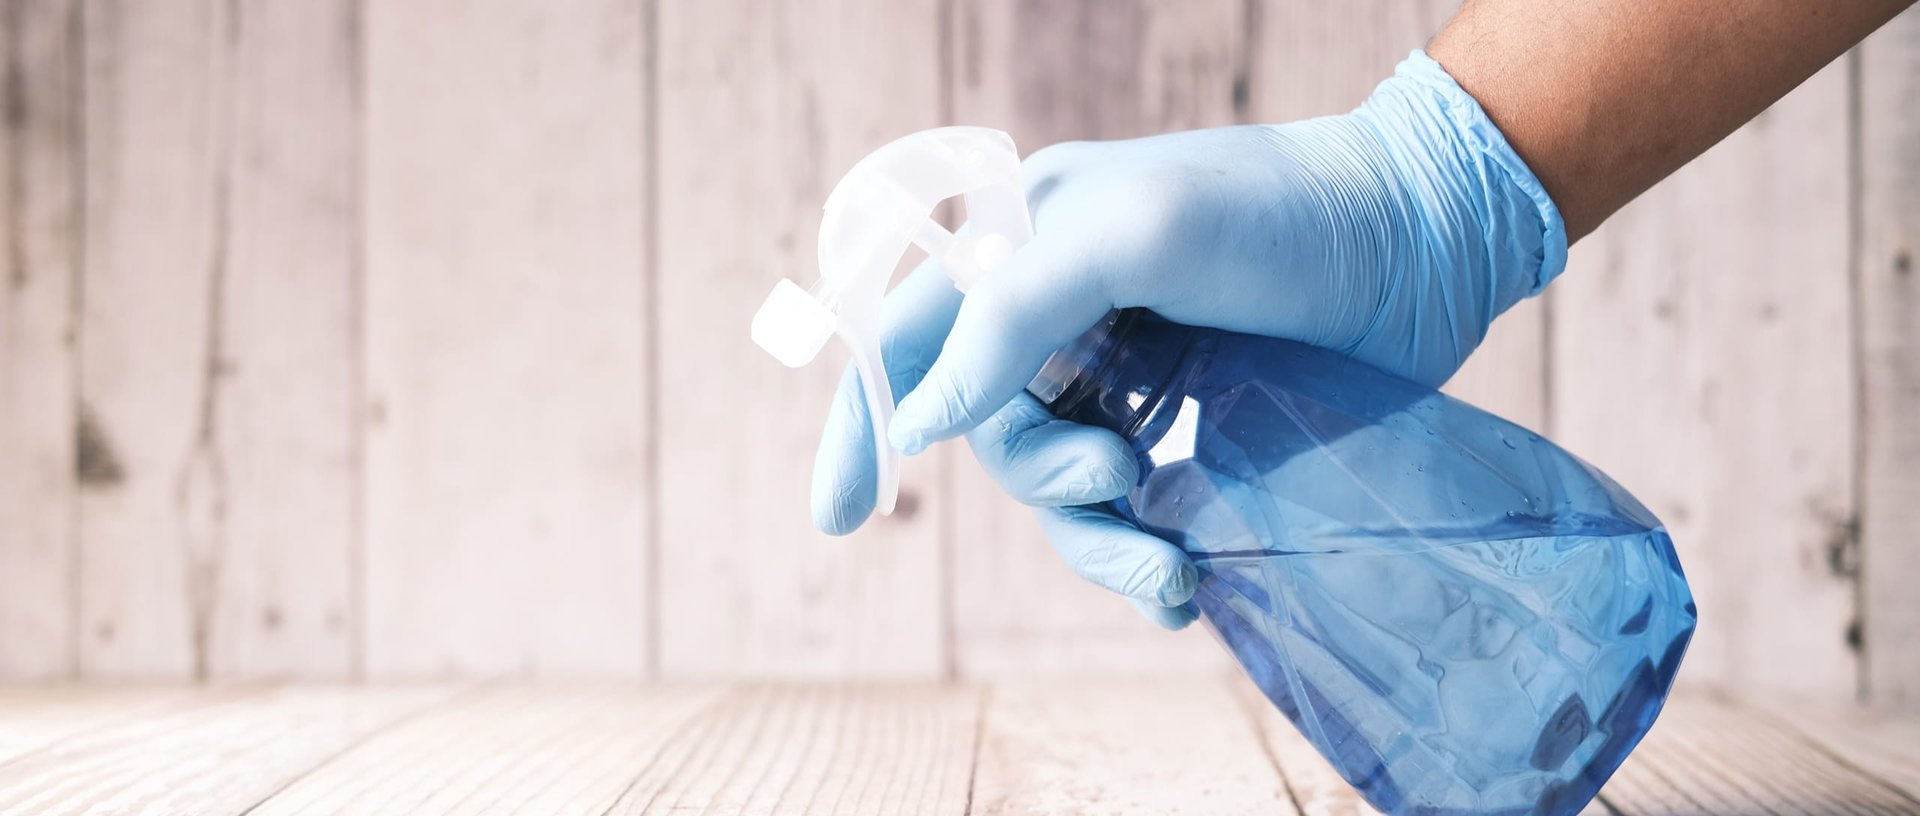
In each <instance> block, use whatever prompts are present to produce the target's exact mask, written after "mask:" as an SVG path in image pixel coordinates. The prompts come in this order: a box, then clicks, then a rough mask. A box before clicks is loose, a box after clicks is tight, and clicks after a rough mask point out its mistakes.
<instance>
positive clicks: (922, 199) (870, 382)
mask: <svg viewBox="0 0 1920 816" xmlns="http://www.w3.org/2000/svg"><path fill="white" fill-rule="evenodd" d="M954 196H961V197H962V198H963V200H964V201H965V204H966V216H967V220H966V224H965V225H964V226H962V227H961V228H960V230H959V231H957V232H948V231H947V229H946V228H945V227H942V226H941V225H940V223H939V222H937V221H935V220H933V209H934V207H936V206H938V205H939V203H940V202H942V201H945V200H947V199H949V198H953V197H954ZM1031 237H1033V226H1032V224H1031V222H1030V221H1029V220H1028V218H1027V199H1026V193H1025V191H1024V190H1023V189H1022V188H1021V184H1020V154H1019V153H1018V152H1016V151H1015V150H1014V147H1013V139H1012V137H1009V136H1008V135H1007V134H1005V133H1002V132H1000V131H997V130H992V129H990V128H980V127H945V128H935V129H933V130H923V131H921V132H919V133H915V134H912V135H909V136H905V137H902V138H900V139H897V140H895V141H893V142H891V143H889V144H887V145H886V146H885V147H882V148H880V149H879V150H876V151H874V152H873V153H872V154H870V155H868V156H867V157H866V158H864V159H861V160H860V163H859V164H856V165H854V166H853V169H852V170H849V171H847V175H846V177H845V178H842V179H841V180H840V183H839V184H838V185H836V186H835V187H834V188H833V193H832V194H830V195H828V196H827V205H826V214H825V216H824V217H823V218H822V220H821V222H820V250H819V252H820V281H819V282H818V283H816V284H814V286H813V288H812V289H803V288H801V287H800V285H799V284H796V283H794V282H793V281H791V280H782V281H780V282H779V283H778V284H776V285H775V286H774V288H773V292H772V293H771V294H769V295H768V296H767V300H766V302H765V303H763V304H761V306H760V311H759V312H757V313H756V314H754V316H753V342H754V343H755V344H757V345H759V346H760V347H761V348H763V349H766V351H767V353H769V354H772V355H773V356H774V358H775V359H777V360H779V361H780V362H781V363H783V364H785V365H787V366H789V367H795V368H797V367H799V366H803V365H806V364H807V363H808V362H811V361H812V360H813V358H814V357H815V356H817V355H818V354H819V353H820V349H821V348H823V347H824V346H825V345H826V343H827V338H829V337H831V336H834V335H839V337H840V339H841V340H842V341H844V342H845V343H846V345H847V348H848V350H849V351H851V352H852V354H853V365H854V368H855V369H856V370H857V371H858V372H859V374H860V383H861V386H862V387H863V388H864V390H865V391H866V403H867V414H868V416H869V417H870V418H871V420H872V426H873V439H874V451H875V455H876V458H877V461H876V462H875V464H876V466H877V468H878V474H879V483H878V484H877V485H876V486H875V496H874V498H875V509H877V510H879V511H880V512H881V513H882V514H887V513H891V512H893V502H894V498H895V496H896V495H897V494H898V493H899V489H900V469H899V464H900V453H899V451H896V450H894V449H893V446H891V445H889V444H887V423H888V422H889V421H891V420H892V418H893V391H892V386H891V385H890V384H889V383H888V382H887V370H886V366H885V364H884V361H882V360H881V359H880V299H881V297H882V296H883V295H885V294H886V290H887V283H888V281H889V280H891V279H892V277H893V270H894V267H895V266H897V265H899V263H900V257H901V256H902V255H904V254H905V253H906V251H907V247H909V246H918V247H920V248H921V249H923V250H925V251H926V253H927V254H928V255H929V256H932V257H934V258H938V259H939V260H940V263H941V268H942V269H944V270H945V271H946V273H947V276H948V277H950V278H952V279H953V281H954V285H955V286H957V287H958V288H959V289H960V290H961V291H966V289H967V287H968V286H969V285H971V284H972V283H973V281H974V280H975V279H977V278H979V277H980V276H981V275H983V274H986V273H987V272H989V271H991V270H993V269H994V268H996V267H998V266H999V265H1000V264H1001V262H1003V261H1005V260H1006V259H1007V257H1008V256H1009V255H1011V254H1013V252H1014V250H1016V249H1019V248H1020V247H1021V246H1022V245H1023V244H1025V243H1026V242H1027V239H1029V238H1031Z"/></svg>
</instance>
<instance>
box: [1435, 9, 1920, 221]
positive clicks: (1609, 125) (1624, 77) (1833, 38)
mask: <svg viewBox="0 0 1920 816" xmlns="http://www.w3.org/2000/svg"><path fill="white" fill-rule="evenodd" d="M1909 5H1912V3H1911V0H1820V1H1819V2H1780V0H1709V1H1707V2H1691V3H1681V2H1645V1H1644V0H1468V2H1467V3H1466V4H1465V5H1464V6H1463V7H1462V8H1461V9H1460V11H1459V13H1458V14H1456V15H1455V16H1454V18H1453V20H1452V21H1451V22H1449V23H1448V24H1447V26H1446V28H1444V29H1442V30H1441V31H1440V33H1439V35H1437V36H1435V37H1434V38H1433V41H1432V43H1430V44H1429V45H1428V46H1427V53H1428V54H1430V55H1431V56H1432V57H1433V58H1434V60H1436V61H1438V62H1439V63H1440V64H1441V65H1442V66H1445V67H1446V69H1447V73H1449V74H1451V75H1452V76H1453V78H1454V79H1455V80H1457V81H1458V82H1459V83H1460V86H1461V87H1462V88H1464V89H1465V90H1466V91H1467V93H1469V94H1472V95H1473V98H1474V99H1476V100H1478V101H1479V103H1480V106H1481V107H1482V108H1483V109H1485V110H1486V112H1487V115H1488V116H1489V117H1490V118H1492V120H1493V121H1494V123H1495V124H1497V125H1498V126H1499V127H1500V130H1501V132H1502V133H1504V134H1506V137H1507V141H1508V143H1509V144H1511V145H1512V146H1513V148H1514V150H1515V151H1516V152H1517V153H1519V155H1520V156H1521V158H1523V159H1525V160H1526V162H1527V166H1528V167H1530V168H1532V169H1533V172H1534V175H1536V176H1538V177H1539V179H1540V181H1541V183H1542V184H1544V185H1545V186H1546V189H1547V192H1548V193H1549V194H1551V195H1552V196H1553V200H1554V203H1555V204H1557V205H1559V207H1560V212H1561V215H1562V217H1564V218H1565V219H1566V224H1567V236H1568V238H1569V239H1570V240H1573V241H1577V240H1579V239H1580V238H1581V237H1582V236H1584V235H1586V234H1588V233H1590V232H1592V231H1593V230H1594V228H1596V227H1598V226H1599V225H1600V223H1601V222H1602V221H1605V220H1606V219H1607V217H1608V216H1610V215H1612V214H1613V213H1614V212H1615V211H1617V210H1619V209H1620V208H1621V207H1622V206H1624V205H1625V204H1626V203H1627V202H1628V201H1631V200H1633V198H1634V197H1635V196H1638V195H1639V194H1641V193H1643V192H1646V190H1647V188H1649V187H1652V186H1653V185H1654V184H1655V183H1656V182H1658V181H1660V180H1661V179H1663V178H1666V177H1667V175H1668V174H1670V173H1672V172H1673V171H1675V170H1677V169H1679V168H1680V167H1681V166H1682V165H1684V164H1686V163H1687V162H1689V161H1692V160H1693V158H1694V157H1696V156H1698V155H1700V154H1701V153H1703V152H1705V151H1706V149H1707V148H1709V147H1712V146H1713V145H1714V144H1715V143H1717V142H1719V141H1720V140H1721V139H1723V138H1726V136H1727V134H1729V133H1732V132H1733V131H1734V130H1735V129H1736V128H1739V127H1740V126H1741V125H1743V124H1746V123H1747V121H1748V120H1751V119H1752V118H1754V117H1755V116H1757V115H1759V114H1760V112H1761V111H1763V110H1765V109H1766V108H1767V106H1769V105H1772V104H1773V103H1774V102H1775V101H1777V100H1778V99H1780V97H1783V96H1785V95H1786V94H1787V92H1789V91H1791V90H1793V89H1794V88H1795V87H1797V86H1799V84H1800V83H1801V82H1804V81H1806V79H1807V78H1808V77H1810V76H1812V75H1813V74H1814V72H1816V71H1818V70H1820V69H1821V68H1822V67H1824V66H1825V65H1827V64H1828V63H1830V62H1832V61H1833V60H1834V59H1836V58H1838V57H1839V56H1840V55H1841V54H1843V53H1845V52H1846V50H1847V49H1849V48H1852V47H1853V46H1854V44H1855V43H1858V42H1860V41H1861V40H1862V39H1865V38H1866V36H1867V35H1868V34H1870V33H1872V32H1873V31H1874V29H1877V28H1879V27H1880V26H1881V25H1882V24H1884V23H1886V22H1887V21H1888V20H1891V19H1893V17H1894V15H1896V14H1899V13H1900V11H1901V10H1902V9H1904V8H1906V7H1907V6H1909Z"/></svg>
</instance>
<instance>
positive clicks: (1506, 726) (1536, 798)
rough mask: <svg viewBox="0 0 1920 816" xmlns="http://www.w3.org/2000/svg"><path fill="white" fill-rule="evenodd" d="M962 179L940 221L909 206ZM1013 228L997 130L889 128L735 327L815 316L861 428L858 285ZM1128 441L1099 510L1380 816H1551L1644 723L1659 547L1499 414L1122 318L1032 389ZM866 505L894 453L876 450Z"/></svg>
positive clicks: (974, 262)
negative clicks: (1164, 550) (749, 319)
mask: <svg viewBox="0 0 1920 816" xmlns="http://www.w3.org/2000/svg"><path fill="white" fill-rule="evenodd" d="M953 196H964V198H965V203H966V212H967V216H968V222H967V225H966V227H965V228H963V229H962V230H960V232H959V233H958V234H957V235H956V234H954V233H949V232H947V231H946V230H945V229H943V228H942V227H940V226H939V225H938V224H937V223H935V222H934V221H932V220H931V214H932V211H933V208H934V206H935V205H937V204H938V203H939V202H940V201H942V200H944V199H947V198H950V197H953ZM1030 237H1032V228H1031V226H1030V222H1029V220H1028V216H1027V210H1026V202H1025V198H1024V195H1023V194H1022V188H1021V185H1020V164H1019V157H1018V154H1017V153H1016V152H1015V150H1014V147H1013V142H1012V139H1010V138H1009V137H1008V136H1007V135H1006V134H1004V133H1001V132H998V131H994V130H988V129H984V128H940V129H936V130H931V131H925V132H922V133H918V134H914V135H911V136H908V137H905V138H903V139H900V140H898V141H895V142H893V143H891V144H889V145H887V146H885V147H883V148H881V149H880V150H879V151H877V152H875V153H874V154H873V155H871V156H869V157H868V158H866V159H865V160H863V161H861V162H860V163H859V164H858V165H856V166H855V167H854V169H853V170H852V171H851V172H849V173H848V175H847V177H846V178H845V179H844V180H843V181H841V183H840V185H839V186H838V187H836V188H835V190H834V192H833V194H832V195H831V196H830V197H829V198H828V201H827V207H826V214H825V218H824V220H823V222H822V226H821V236H820V267H821V280H820V282H819V283H818V284H816V285H815V286H814V287H813V289H812V290H811V291H809V290H806V289H802V288H800V287H799V286H798V285H796V284H794V283H792V282H791V281H782V282H781V283H780V284H779V286H778V287H777V288H776V289H775V291H774V293H773V294H772V295H771V296H769V297H768V299H767V302H766V304H765V305H763V306H762V308H761V310H760V312H759V314H757V315H756V316H755V318H754V324H753V336H754V340H755V342H757V343H759V344H760V345H761V346H762V347H763V348H765V349H767V350H768V351H769V352H771V353H773V354H774V356H775V357H777V358H779V359H780V360H781V361H782V362H783V363H786V364H787V365H790V366H798V365H803V364H805V363H806V362H808V361H809V360H811V359H812V358H813V357H814V356H815V355H816V354H817V353H818V352H819V350H820V349H821V348H822V347H823V346H824V345H825V344H826V342H827V340H828V338H830V337H832V336H834V335H836V334H837V335H839V336H840V337H841V338H842V339H843V340H844V341H845V342H846V344H847V345H848V346H849V347H850V348H851V349H852V351H853V357H854V363H855V367H856V368H857V369H858V370H859V373H860V376H861V377H862V378H863V380H864V384H865V391H866V394H867V400H868V403H869V405H868V407H869V414H870V416H871V417H872V418H873V422H874V429H873V430H874V434H875V438H876V439H877V440H885V438H886V430H885V429H886V425H887V422H888V421H889V420H890V418H891V416H892V408H893V406H892V405H891V404H890V402H889V401H887V400H884V399H878V398H877V397H876V395H880V394H890V393H892V392H891V390H890V389H889V387H888V385H887V382H886V374H885V368H884V367H883V366H882V365H880V352H879V348H880V346H879V341H880V337H879V332H878V326H879V304H880V298H881V296H882V294H883V293H884V291H885V288H886V284H887V280H888V278H889V277H890V276H891V274H892V271H893V269H894V267H895V266H896V265H897V263H898V261H899V258H900V256H901V255H902V254H903V253H904V252H905V251H906V249H907V247H908V246H909V245H917V246H919V247H921V248H922V249H924V250H926V251H927V252H928V253H929V254H931V255H933V256H934V257H938V258H940V259H942V262H943V265H944V267H945V269H946V270H947V272H948V274H949V275H950V276H952V277H953V278H954V281H955V283H956V285H958V286H960V287H961V288H962V290H963V291H964V289H965V288H966V285H967V284H968V283H969V282H971V281H972V280H973V279H974V278H975V277H977V276H978V275H981V274H985V273H987V272H990V271H991V270H992V269H994V268H996V267H997V266H998V265H999V263H1000V262H1001V261H1002V260H1004V259H1005V258H1006V257H1007V256H1008V255H1009V254H1011V253H1012V252H1013V251H1015V250H1017V249H1018V248H1019V247H1020V246H1021V245H1022V244H1024V243H1025V242H1026V240H1027V239H1029V238H1030ZM1029 390H1031V391H1032V392H1033V393H1034V395H1035V396H1037V397H1039V398H1040V400H1041V401H1042V402H1044V403H1045V404H1046V405H1047V408H1048V409H1049V410H1051V411H1052V412H1053V413H1054V414H1056V415H1058V416H1060V417H1063V418H1065V419H1070V420H1074V421H1077V422H1082V423H1087V424H1091V425H1098V426H1101V427H1104V428H1108V429H1111V430H1113V431H1115V432H1116V433H1119V434H1120V435H1121V436H1123V437H1124V438H1126V440H1127V441H1128V442H1129V443H1130V444H1131V446H1132V448H1133V451H1134V453H1135V455H1136V456H1137V457H1138V459H1139V464H1140V479H1139V481H1138V483H1136V484H1135V486H1134V487H1133V489H1132V490H1131V491H1130V492H1129V493H1128V494H1127V495H1126V496H1125V497H1124V498H1122V499H1120V500H1118V501H1116V502H1114V507H1113V509H1114V510H1115V511H1116V512H1118V513H1119V514H1120V515H1122V516H1123V517H1125V518H1127V519H1128V520H1130V521H1132V522H1134V523H1135V524H1137V525H1139V526H1140V528H1141V529H1143V530H1146V531H1148V532H1150V533H1153V534H1155V535H1158V536H1160V537H1162V538H1165V539H1166V540H1168V541H1171V542H1174V543H1175V544H1178V545H1179V546H1180V547H1181V548H1183V549H1184V550H1185V551H1186V552H1187V553H1188V555H1189V556H1190V557H1191V558H1192V559H1193V561H1194V563H1195V565H1196V566H1197V567H1198V569H1199V574H1200V576H1201V581H1200V585H1199V590H1198V593H1197V594H1196V595H1195V597H1194V600H1193V603H1194V604H1196V605H1197V606H1198V607H1199V611H1200V613H1201V618H1202V619H1203V620H1204V621H1206V623H1207V624H1208V626H1209V628H1211V629H1212V630H1213V631H1214V632H1215V633H1216V634H1217V635H1218V636H1219V638H1220V639H1221V640H1222V641H1223V642H1224V643H1225V644H1226V646H1227V648H1228V649H1230V650H1231V651H1232V652H1233V655H1234V657H1235V658H1236V659H1237V660H1238V661H1239V663H1240V665H1241V667H1243V668H1244V669H1245V670H1246V671H1247V673H1248V675H1249V676H1251V677H1252V679H1253V681H1254V683H1255V684H1256V685H1258V686H1259V688H1260V690H1261V691H1262V692H1263V693H1264V694H1265V695H1266V697H1267V699H1268V700H1269V701H1271V702H1272V703H1273V705H1275V706H1276V707H1278V708H1279V709H1280V710H1281V712H1283V713H1284V714H1286V716H1287V717H1288V719H1290V720H1291V721H1292V722H1293V724H1294V725H1295V726H1297V727H1298V728H1299V729H1300V731H1301V733H1302V734H1304V735H1305V736H1306V738H1307V739H1308V740H1309V741H1310V742H1312V744H1313V745H1314V747H1315V748H1317V749H1318V750H1319V752H1320V753H1321V755H1323V756H1325V757H1326V758H1327V760H1328V761H1330V762H1331V763H1332V764H1333V765H1334V767H1335V768H1336V769H1337V770H1338V771H1339V772H1340V774H1341V776H1342V777H1343V778H1345V779H1346V780H1347V781H1348V782H1349V783H1351V784H1352V785H1353V786H1354V787H1355V788H1357V789H1358V790H1359V791H1360V793H1361V794H1362V795H1363V796H1365V797H1366V799H1367V801H1368V802H1370V803H1372V804H1373V805H1374V806H1375V807H1377V808H1379V809H1380V810H1382V811H1384V812H1387V813H1394V814H1402V813H1405V814H1496V813H1497V814H1574V813H1578V812H1579V811H1580V810H1581V809H1582V807H1584V806H1585V805H1586V803H1587V802H1588V801H1589V800H1591V799H1592V798H1593V796H1594V795H1595V794H1596V793H1598V791H1599V789H1600V786H1601V784H1602V783H1604V782H1605V781H1606V779H1607V777H1608V776H1609V775H1611V774H1612V773H1613V771H1614V770H1615V769H1616V768H1618V767H1619V765H1620V762H1621V761H1622V760H1623V759H1625V758H1626V755H1627V753H1628V752H1629V751H1631V750H1632V749H1633V747H1634V745H1635V744H1637V743H1638V742H1639V740H1640V738H1641V737H1642V736H1644V735H1645V734H1646V732H1647V729H1648V728H1650V727H1651V726H1652V724H1653V720H1654V717H1655V716H1656V715H1657V714H1658V713H1659V711H1660V706H1661V704H1662V702H1663V701H1664V700H1665V698H1666V695H1667V692H1668V690H1669V689H1670V687H1671V685H1672V682H1673V677H1674V672H1675V671H1676V670H1677V669H1678V668H1679V664H1680V658H1681V655H1682V654H1683V653H1684V652H1685V651H1686V645H1687V642H1688V640H1689V638H1690V637H1691V636H1692V633H1693V628H1694V623H1695V610H1694V605H1693V601H1692V597H1691V594H1690V593H1689V591H1688V589H1687V584H1686V579H1685V578H1684V576H1683V575H1682V574H1681V570H1680V563H1679V560H1678V558H1677V557H1676V555H1675V554H1674V550H1673V542H1672V541H1671V540H1670V539H1669V538H1668V537H1667V533H1666V530H1665V529H1664V528H1663V527H1662V526H1661V524H1660V522H1659V520H1657V519H1655V518H1654V517H1653V514H1652V513H1650V512H1648V511H1647V509H1646V508H1645V507H1644V506H1642V505H1641V504H1640V503H1639V502H1638V501H1636V500H1634V498H1633V497H1632V496H1631V495H1628V494H1627V492H1626V491H1625V490H1623V489H1622V488H1621V487H1620V486H1619V485H1618V484H1615V483H1614V482H1613V480H1611V479H1609V478H1607V476H1606V475H1605V474H1603V473H1601V472H1599V471H1598V470H1596V469H1594V468H1593V467H1592V466H1591V465H1588V464H1586V463H1585V462H1582V461H1580V460H1579V459H1578V458H1576V457H1574V456H1573V455H1572V454H1569V453H1567V452H1566V451H1564V450H1562V449H1560V448H1559V447H1558V446H1556V445H1554V444H1553V443H1552V442H1550V441H1548V440H1546V439H1544V438H1542V437H1540V436H1539V435H1538V434H1535V433H1532V432H1530V431H1528V430H1526V429H1524V428H1521V427H1519V426H1517V425H1514V424H1513V423H1510V422H1507V421H1506V420H1503V419H1501V418H1499V417H1496V416H1493V415H1491V414H1488V413H1486V412H1484V411H1481V410H1479V409H1477V408H1474V407H1473V406H1471V405H1468V404H1466V403H1463V402H1460V401H1458V400H1455V399H1453V398H1451V397H1448V396H1446V395H1443V394H1440V393H1438V392H1435V391H1433V390H1432V389H1429V388H1427V387H1425V386H1421V385H1418V384H1415V383H1412V382H1409V381H1406V380H1403V379H1400V378H1398V377H1395V376H1393V375H1390V374H1386V373H1384V372H1382V371H1379V370H1378V369H1375V368H1372V367H1370V366H1367V365H1365V364H1363V363H1359V362H1355V361H1353V360H1350V359H1348V358H1346V357H1344V356H1342V355H1340V354H1337V353H1335V352H1331V351H1327V350H1324V349H1319V348H1315V347H1311V346H1307V345H1304V344H1300V343H1295V342H1292V341H1287V340H1279V339H1274V338H1268V337H1257V336H1252V335H1244V334H1236V333H1232V332H1224V331H1218V330H1213V329H1201V328H1194V327H1190V326H1183V325H1179V324H1175V323H1170V322H1168V321H1165V320H1163V319H1160V318H1159V317H1157V316H1155V315H1153V314H1152V313H1150V312H1146V311H1144V310H1138V309H1128V310H1120V311H1116V312H1114V313H1111V314H1109V315H1107V317H1106V318H1105V319H1104V320H1102V321H1101V323H1100V324H1099V325H1097V326H1095V327H1094V328H1093V329H1092V330H1090V331H1088V332H1087V333H1086V334H1084V335H1082V336H1081V337H1080V338H1079V339H1077V340H1075V341H1074V342H1073V343H1072V344H1070V345H1069V346H1067V347H1066V348H1063V349H1061V350H1060V351H1058V352H1056V353H1055V354H1054V355H1053V357H1052V358H1051V359H1050V360H1048V362H1047V364H1046V366H1045V367H1044V368H1043V370H1042V371H1041V373H1040V376H1039V377H1037V378H1036V379H1035V380H1034V382H1033V384H1032V385H1031V386H1030V387H1029ZM875 447H876V450H877V454H878V457H879V461H878V462H877V463H876V464H877V466H878V473H879V476H880V480H879V494H878V504H879V509H880V510H881V512H888V511H890V510H891V508H892V504H893V497H894V495H895V492H896V491H897V489H898V484H899V476H898V473H899V471H898V467H897V465H898V453H897V452H896V451H894V450H893V449H892V447H891V446H889V445H887V444H885V443H884V441H882V442H881V444H878V445H876V446H875Z"/></svg>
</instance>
